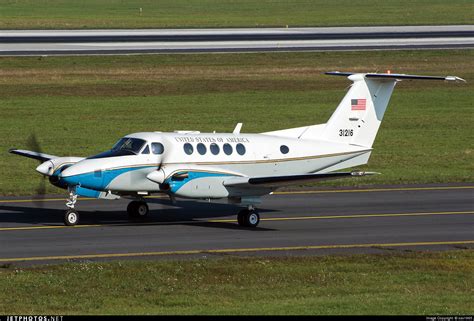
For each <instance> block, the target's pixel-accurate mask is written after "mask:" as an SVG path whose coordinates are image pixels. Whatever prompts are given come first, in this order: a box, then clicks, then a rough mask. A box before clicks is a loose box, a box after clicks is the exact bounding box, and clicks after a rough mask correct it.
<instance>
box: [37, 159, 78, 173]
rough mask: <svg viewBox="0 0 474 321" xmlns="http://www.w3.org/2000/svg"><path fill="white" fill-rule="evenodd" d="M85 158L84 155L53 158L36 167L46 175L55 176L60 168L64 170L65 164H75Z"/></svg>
mask: <svg viewBox="0 0 474 321" xmlns="http://www.w3.org/2000/svg"><path fill="white" fill-rule="evenodd" d="M83 159H84V158H83V157H58V158H53V159H50V160H48V161H46V162H44V163H42V164H41V165H39V166H38V167H36V171H37V172H39V173H40V174H42V175H45V176H53V174H57V172H58V170H63V169H64V166H66V165H72V164H75V163H77V162H79V161H81V160H83Z"/></svg>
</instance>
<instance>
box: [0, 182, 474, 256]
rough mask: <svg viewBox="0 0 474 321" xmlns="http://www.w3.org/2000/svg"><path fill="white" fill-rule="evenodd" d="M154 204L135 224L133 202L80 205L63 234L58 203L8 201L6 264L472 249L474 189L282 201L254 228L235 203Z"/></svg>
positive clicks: (1, 234)
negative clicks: (76, 220) (75, 221)
mask: <svg viewBox="0 0 474 321" xmlns="http://www.w3.org/2000/svg"><path fill="white" fill-rule="evenodd" d="M148 202H149V205H150V210H151V215H150V217H149V218H147V219H145V220H142V221H130V220H129V219H128V217H127V215H126V212H125V208H126V205H127V201H126V200H117V201H101V200H90V199H81V200H79V202H78V206H77V209H78V210H79V211H80V215H81V225H78V226H76V227H65V226H63V224H62V217H63V213H64V210H65V205H64V200H63V199H62V198H60V197H57V196H53V197H46V198H45V199H43V200H31V199H27V198H5V197H4V198H0V263H3V264H8V263H13V264H32V263H44V262H62V261H65V260H107V259H117V258H120V259H134V258H135V259H137V258H140V259H143V258H153V259H155V258H163V257H170V256H173V257H180V258H181V257H194V256H197V257H202V256H206V257H208V256H215V255H281V254H284V255H287V254H288V255H299V254H303V255H318V254H327V253H329V254H331V253H341V252H343V253H355V252H385V251H392V250H442V249H450V248H459V247H461V248H466V247H467V248H474V184H454V185H422V186H420V185H414V186H391V187H374V188H365V189H364V188H357V189H351V188H346V189H317V190H301V191H294V192H280V193H275V194H274V195H271V196H268V197H266V198H265V199H264V202H263V203H262V204H261V206H260V214H261V218H262V220H261V222H260V225H259V226H258V228H256V229H249V228H242V227H239V226H238V225H237V222H236V217H235V214H236V213H237V211H238V207H236V206H233V205H228V204H225V203H221V202H217V203H216V202H212V203H208V202H194V201H188V200H180V201H178V203H176V204H171V203H170V202H169V201H168V200H167V198H163V197H155V198H149V199H148Z"/></svg>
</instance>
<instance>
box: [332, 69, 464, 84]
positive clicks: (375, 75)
mask: <svg viewBox="0 0 474 321" xmlns="http://www.w3.org/2000/svg"><path fill="white" fill-rule="evenodd" d="M324 74H325V75H330V76H345V77H348V76H352V75H355V74H356V73H350V72H340V71H329V72H325V73H324ZM362 74H363V75H364V76H365V78H388V79H397V80H402V79H420V80H445V81H462V82H466V81H465V80H464V79H462V78H459V77H456V76H420V75H405V74H388V73H381V74H378V73H362Z"/></svg>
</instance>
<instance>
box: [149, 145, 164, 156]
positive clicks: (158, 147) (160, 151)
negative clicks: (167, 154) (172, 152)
mask: <svg viewBox="0 0 474 321" xmlns="http://www.w3.org/2000/svg"><path fill="white" fill-rule="evenodd" d="M151 151H152V152H153V154H155V155H161V154H163V152H164V151H165V147H164V146H163V144H162V143H151Z"/></svg>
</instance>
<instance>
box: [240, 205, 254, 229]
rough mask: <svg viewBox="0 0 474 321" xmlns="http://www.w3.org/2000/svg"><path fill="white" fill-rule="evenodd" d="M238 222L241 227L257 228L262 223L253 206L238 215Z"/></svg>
mask: <svg viewBox="0 0 474 321" xmlns="http://www.w3.org/2000/svg"><path fill="white" fill-rule="evenodd" d="M237 222H239V225H240V226H244V227H257V225H258V223H260V215H259V214H258V212H257V210H256V209H255V208H254V207H253V206H249V207H248V208H246V209H243V210H241V211H240V212H239V213H238V214H237Z"/></svg>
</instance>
